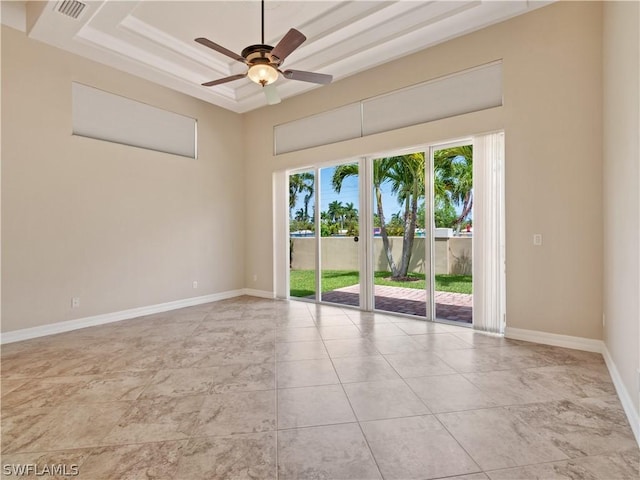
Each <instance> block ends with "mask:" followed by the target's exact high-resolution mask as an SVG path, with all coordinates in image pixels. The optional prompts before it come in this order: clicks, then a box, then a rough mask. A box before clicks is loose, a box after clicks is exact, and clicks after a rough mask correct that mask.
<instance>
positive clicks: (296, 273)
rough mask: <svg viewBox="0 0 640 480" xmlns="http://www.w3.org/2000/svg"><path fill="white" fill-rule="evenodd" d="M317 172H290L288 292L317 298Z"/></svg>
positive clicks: (298, 295) (295, 295)
mask: <svg viewBox="0 0 640 480" xmlns="http://www.w3.org/2000/svg"><path fill="white" fill-rule="evenodd" d="M315 184H316V181H315V174H314V172H313V171H309V172H300V173H292V174H291V175H289V236H290V237H289V288H290V291H289V294H290V295H291V297H302V298H308V299H311V300H315V298H316V235H315V230H316V228H315V205H316V201H315Z"/></svg>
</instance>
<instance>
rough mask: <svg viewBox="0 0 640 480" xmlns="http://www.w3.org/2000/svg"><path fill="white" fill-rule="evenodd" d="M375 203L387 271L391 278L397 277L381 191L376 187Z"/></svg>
mask: <svg viewBox="0 0 640 480" xmlns="http://www.w3.org/2000/svg"><path fill="white" fill-rule="evenodd" d="M376 203H377V204H378V218H379V219H380V234H381V236H382V246H383V248H384V254H385V256H386V257H387V262H388V263H389V269H390V270H391V276H392V277H395V276H397V273H398V271H397V267H396V264H395V262H394V261H393V253H392V252H391V246H390V245H389V235H387V227H386V226H385V220H384V212H383V210H382V191H381V190H380V187H377V186H376Z"/></svg>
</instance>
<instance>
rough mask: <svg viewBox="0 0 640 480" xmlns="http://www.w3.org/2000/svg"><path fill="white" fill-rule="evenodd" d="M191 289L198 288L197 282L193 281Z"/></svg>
mask: <svg viewBox="0 0 640 480" xmlns="http://www.w3.org/2000/svg"><path fill="white" fill-rule="evenodd" d="M193 288H198V281H197V280H194V281H193Z"/></svg>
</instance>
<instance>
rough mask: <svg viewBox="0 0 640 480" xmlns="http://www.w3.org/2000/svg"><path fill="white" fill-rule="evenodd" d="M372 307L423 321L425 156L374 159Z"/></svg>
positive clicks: (421, 154) (424, 297)
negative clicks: (417, 317) (415, 317)
mask: <svg viewBox="0 0 640 480" xmlns="http://www.w3.org/2000/svg"><path fill="white" fill-rule="evenodd" d="M372 177H373V186H372V187H373V227H374V228H373V270H374V279H373V280H374V295H375V297H374V308H375V309H376V310H384V311H388V312H395V313H404V314H408V315H416V316H420V317H424V316H425V315H426V305H427V288H426V284H425V272H428V271H429V269H428V268H427V265H428V263H427V260H428V259H427V258H426V250H425V236H424V235H425V205H424V199H425V196H424V192H425V155H424V153H423V152H417V153H412V154H408V155H400V156H395V157H384V158H377V159H374V160H373V175H372Z"/></svg>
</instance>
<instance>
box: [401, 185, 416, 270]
mask: <svg viewBox="0 0 640 480" xmlns="http://www.w3.org/2000/svg"><path fill="white" fill-rule="evenodd" d="M413 190H414V191H413V192H412V194H411V199H407V209H406V215H405V221H404V235H403V237H402V259H401V260H400V269H399V270H398V275H396V276H397V277H398V278H406V277H407V275H408V273H409V262H410V261H411V253H412V251H413V239H414V237H415V234H416V220H417V217H418V192H417V184H414V188H413ZM409 203H410V206H409Z"/></svg>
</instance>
